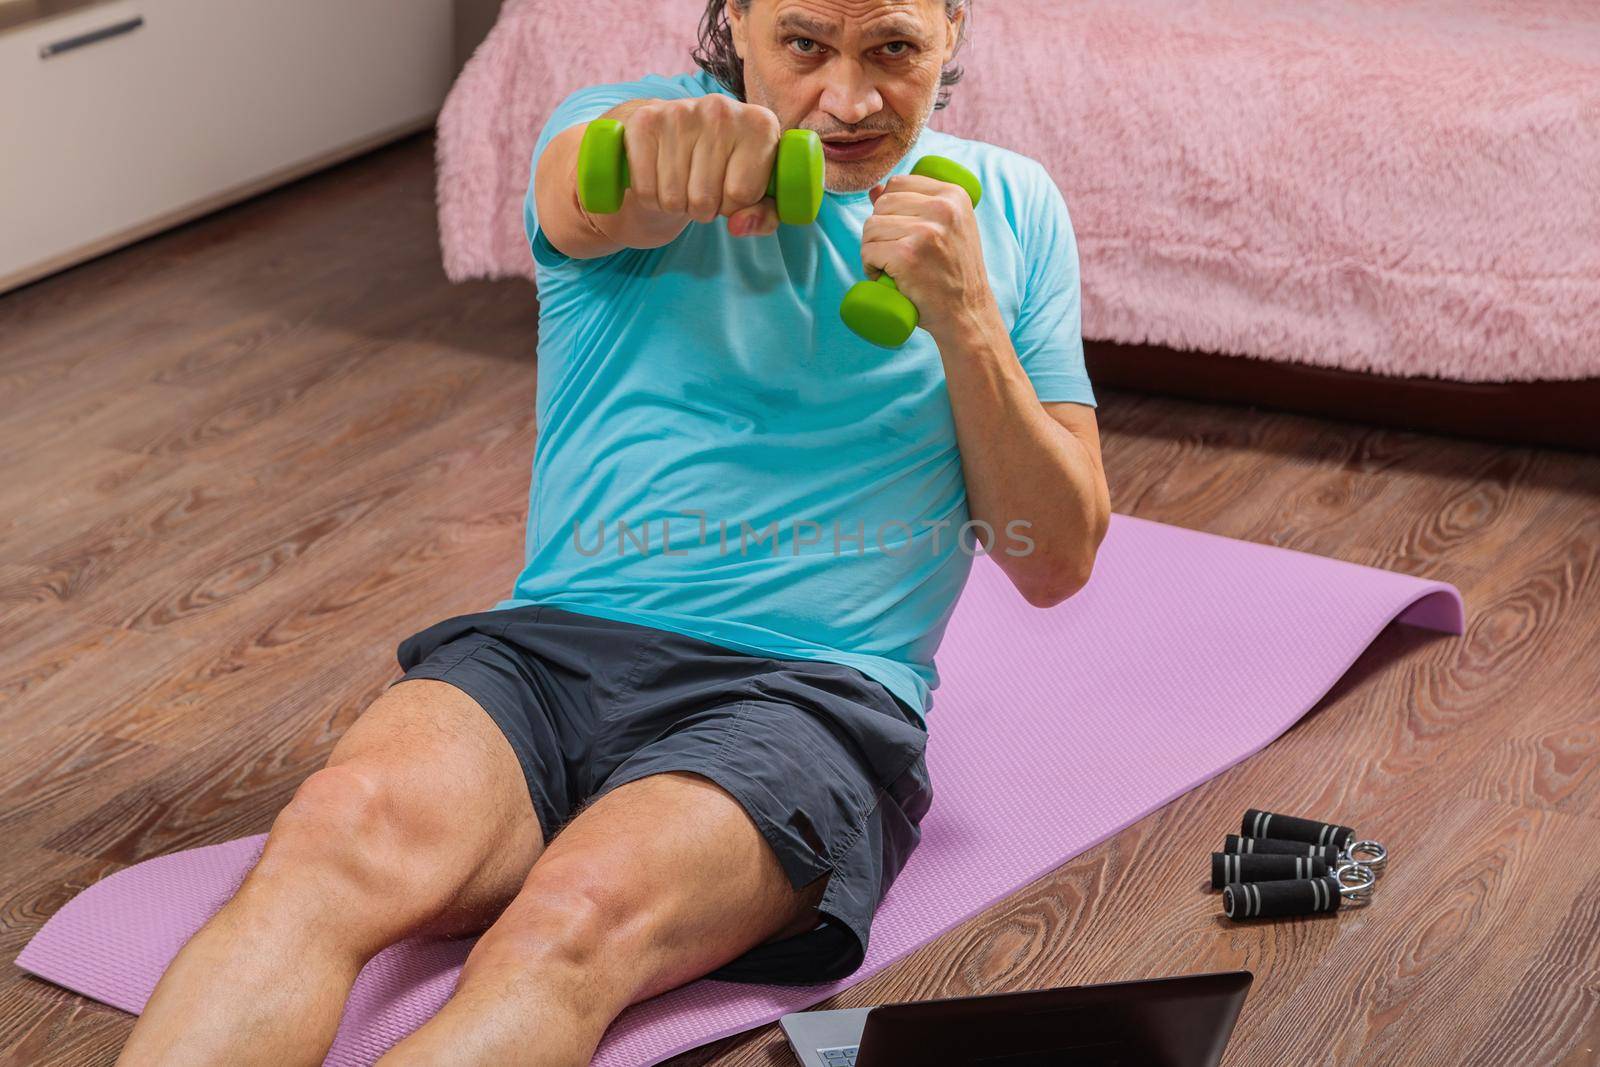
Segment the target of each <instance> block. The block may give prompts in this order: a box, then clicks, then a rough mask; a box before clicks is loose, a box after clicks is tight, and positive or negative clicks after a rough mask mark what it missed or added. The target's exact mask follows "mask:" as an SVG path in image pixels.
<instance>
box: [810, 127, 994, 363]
mask: <svg viewBox="0 0 1600 1067" xmlns="http://www.w3.org/2000/svg"><path fill="white" fill-rule="evenodd" d="M911 173H912V174H918V175H921V176H922V177H925V178H935V179H937V180H939V181H942V182H949V183H950V184H951V185H959V186H961V188H962V189H964V190H966V193H967V195H968V196H970V197H971V198H972V206H973V207H977V206H978V202H979V201H980V200H982V199H983V185H982V183H981V182H979V181H978V177H977V175H975V174H973V173H972V172H971V171H970V170H968V169H967V168H966V167H963V166H962V165H961V164H959V163H956V162H954V161H953V160H949V159H945V158H944V157H942V156H924V157H923V158H922V159H920V160H918V161H917V165H916V166H915V167H912V168H911ZM839 317H840V318H842V319H844V324H845V325H846V326H848V327H850V329H851V330H853V331H854V332H855V334H856V336H858V337H860V338H861V339H862V340H865V341H870V342H872V343H873V344H875V345H878V346H879V347H881V348H899V347H900V346H901V345H903V344H905V343H906V342H907V341H909V340H911V335H912V334H913V333H915V332H916V330H917V324H918V323H920V322H921V321H922V314H921V312H919V311H918V310H917V306H916V305H915V304H913V303H912V302H911V301H909V300H907V299H906V298H905V295H904V294H902V293H901V292H900V288H899V287H898V286H897V285H895V283H894V279H893V278H891V277H889V275H887V274H880V275H879V276H878V277H877V279H876V280H875V281H865V282H857V283H856V284H855V285H854V286H853V287H852V288H851V289H850V291H849V292H848V293H846V294H845V297H844V303H843V304H841V305H840V306H839Z"/></svg>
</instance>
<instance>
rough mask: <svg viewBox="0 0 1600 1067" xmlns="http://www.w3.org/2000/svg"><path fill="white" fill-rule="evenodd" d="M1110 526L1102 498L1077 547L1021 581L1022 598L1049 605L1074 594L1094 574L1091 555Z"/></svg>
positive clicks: (1069, 597)
mask: <svg viewBox="0 0 1600 1067" xmlns="http://www.w3.org/2000/svg"><path fill="white" fill-rule="evenodd" d="M1110 526H1111V508H1110V505H1109V504H1108V503H1104V502H1102V504H1101V506H1099V507H1097V508H1096V509H1095V514H1094V515H1093V516H1092V517H1091V520H1090V522H1089V524H1088V529H1087V534H1086V536H1085V537H1084V540H1083V543H1082V545H1081V546H1080V547H1079V550H1078V551H1077V552H1076V553H1074V554H1073V555H1072V556H1071V557H1070V558H1068V559H1064V560H1061V561H1059V562H1056V563H1054V564H1053V565H1051V566H1050V567H1048V568H1045V569H1043V570H1042V571H1041V572H1040V573H1039V574H1037V575H1035V576H1034V577H1033V578H1032V579H1031V580H1030V581H1028V582H1027V583H1026V584H1024V585H1022V586H1021V592H1022V596H1023V599H1025V600H1026V601H1027V602H1028V603H1029V604H1031V605H1033V606H1034V607H1036V608H1053V607H1055V606H1056V605H1057V604H1060V603H1061V602H1062V601H1064V600H1070V599H1071V598H1072V597H1075V596H1077V595H1078V593H1079V592H1081V591H1082V590H1083V587H1084V586H1086V585H1088V584H1089V579H1090V578H1091V577H1093V575H1094V563H1095V559H1096V557H1097V556H1098V555H1099V553H1100V544H1101V542H1103V541H1104V540H1105V537H1106V531H1107V530H1109V529H1110Z"/></svg>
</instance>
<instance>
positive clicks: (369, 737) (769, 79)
mask: <svg viewBox="0 0 1600 1067" xmlns="http://www.w3.org/2000/svg"><path fill="white" fill-rule="evenodd" d="M966 16H967V12H966V10H965V0H733V2H732V3H731V4H726V3H725V0H713V2H712V3H711V4H710V8H709V11H708V13H707V17H706V20H705V23H704V25H703V27H702V48H701V50H700V51H699V52H698V53H697V55H696V58H697V59H698V60H699V61H700V64H701V66H702V68H704V69H703V70H702V71H700V72H697V73H696V74H693V75H680V76H677V77H672V78H663V77H656V76H651V77H648V78H645V79H644V80H642V81H639V82H634V83H628V84H622V85H610V86H599V87H595V88H591V89H587V90H583V91H580V92H578V93H575V94H573V95H572V96H570V97H569V98H567V100H566V101H565V102H564V103H563V104H562V105H561V106H560V107H559V108H558V109H557V111H556V113H555V114H554V116H553V117H552V118H551V119H550V122H549V123H548V125H547V126H546V128H545V130H544V131H543V134H542V135H541V137H540V138H539V141H538V146H537V148H536V149H535V154H534V159H533V167H532V181H531V183H530V189H529V194H528V197H527V201H526V205H525V214H526V219H525V221H526V224H527V229H528V234H529V238H530V241H531V247H532V251H533V255H534V257H535V260H536V263H537V268H538V281H539V290H540V304H541V307H540V340H539V375H538V387H539V388H538V403H537V407H538V417H539V418H538V422H539V438H538V443H537V447H536V450H535V456H534V469H533V480H532V496H531V500H530V506H529V515H528V542H527V557H526V558H527V566H526V568H525V569H524V571H523V573H522V574H521V576H520V577H519V578H518V580H517V583H516V587H515V592H514V597H513V599H511V600H507V601H504V602H502V603H500V604H498V605H496V607H495V609H494V610H492V611H486V612H478V613H474V614H471V615H465V616H459V617H456V618H453V619H448V620H445V621H444V622H441V623H438V624H436V625H435V626H432V627H429V628H428V629H426V630H424V631H422V632H421V633H419V634H417V635H415V636H413V637H411V638H408V639H407V640H406V641H405V642H404V643H402V645H401V646H400V649H399V659H400V662H401V665H402V667H403V668H405V670H406V674H405V676H404V677H403V678H402V679H400V680H399V681H397V682H396V683H395V684H393V685H392V686H391V687H390V688H389V689H387V690H386V691H385V692H384V693H383V694H382V695H381V696H380V697H379V698H378V699H377V700H376V701H375V702H374V703H373V705H372V707H371V708H370V709H368V710H367V711H366V713H365V714H364V715H363V716H362V717H361V718H360V719H359V720H358V721H357V722H356V723H355V724H354V726H352V727H351V729H350V730H349V732H348V733H347V734H346V736H345V737H344V738H343V739H342V740H341V741H340V743H339V744H338V745H337V746H336V747H335V749H334V751H333V754H332V756H331V758H330V759H329V761H328V766H327V767H326V768H325V769H323V770H321V771H319V772H317V773H316V774H314V775H312V776H311V778H310V779H308V780H307V781H306V782H305V783H304V785H303V786H302V787H301V789H300V790H299V791H298V792H297V794H296V795H295V797H294V799H293V800H292V801H291V802H290V803H289V805H288V806H287V807H286V808H285V809H284V810H283V812H282V813H281V814H280V815H279V817H278V819H277V820H276V822H275V823H274V825H273V828H272V833H271V835H270V837H269V839H268V841H267V844H266V847H265V851H264V852H263V854H262V856H261V859H260V862H259V863H258V864H257V866H256V867H255V868H254V870H253V871H252V872H251V874H250V876H249V877H248V878H247V879H246V880H245V882H244V884H243V886H242V887H241V888H240V889H239V891H238V893H237V894H236V895H235V897H234V898H233V900H232V901H231V902H230V903H229V904H228V905H227V906H226V907H225V908H223V909H222V911H221V912H219V913H218V915H217V916H216V917H215V918H214V919H213V920H212V921H211V922H210V923H209V924H208V925H207V926H206V927H205V928H204V929H203V930H202V931H201V932H200V933H199V934H197V935H196V936H195V938H194V939H193V940H192V941H191V942H190V943H189V944H188V946H186V948H185V949H184V951H183V952H182V953H181V954H180V955H179V956H178V958H177V959H176V960H175V961H174V963H173V965H172V966H171V968H169V970H168V971H167V973H166V975H165V977H164V978H163V979H162V981H161V984H160V986H159V987H158V988H157V990H156V992H155V994H154V996H153V998H152V999H151V1001H150V1005H149V1007H148V1008H147V1010H146V1012H145V1014H144V1016H143V1018H142V1019H141V1020H140V1022H139V1024H138V1025H137V1026H136V1027H135V1030H134V1033H133V1036H132V1038H131V1039H130V1040H129V1042H128V1045H127V1048H126V1049H125V1051H124V1057H123V1062H126V1063H139V1064H145V1063H150V1064H155V1063H159V1064H166V1065H171V1064H192V1063H228V1064H243V1063H264V1064H265V1063H271V1064H282V1063H314V1062H317V1061H318V1060H319V1059H320V1058H321V1056H322V1055H323V1054H324V1052H325V1051H326V1049H327V1048H328V1046H329V1043H330V1042H331V1040H332V1038H333V1035H334V1031H335V1029H336V1027H337V1025H338V1022H339V1017H340V1012H341V1009H342V1006H343V1003H344V1000H345V997H346V994H347V993H348V991H349V989H350V987H351V984H352V982H353V981H354V979H355V977H356V975H357V973H358V971H359V970H360V969H361V967H362V966H363V965H364V964H365V963H366V962H367V961H368V960H369V959H371V958H372V956H373V955H375V954H376V953H377V952H378V951H379V950H380V949H382V948H383V947H385V946H386V945H389V944H391V943H392V942H394V941H396V940H398V939H400V938H403V937H406V936H410V935H413V934H418V933H428V934H456V935H459V934H467V933H472V932H476V931H480V930H483V931H485V932H484V933H483V936H482V937H481V938H480V939H479V941H478V942H477V944H476V946H475V947H474V949H473V951H472V954H471V956H470V957H469V959H468V961H467V964H466V967H465V969H464V970H463V972H462V975H461V979H460V982H459V984H458V986H457V988H456V990H455V992H454V995H453V996H452V997H451V999H450V1000H449V1002H448V1003H447V1004H446V1006H445V1007H444V1008H443V1009H442V1010H441V1011H440V1013H439V1014H438V1015H437V1016H435V1017H434V1018H433V1019H432V1020H431V1021H429V1022H428V1023H426V1024H425V1025H423V1026H422V1027H421V1028H420V1029H419V1030H417V1031H416V1032H415V1033H414V1034H412V1035H411V1036H410V1037H409V1038H408V1039H406V1040H404V1041H402V1042H400V1043H399V1044H398V1045H396V1046H395V1047H394V1048H393V1049H391V1050H390V1051H389V1052H388V1054H387V1055H386V1056H385V1057H384V1059H383V1061H382V1062H384V1063H388V1064H402V1063H405V1064H412V1063H415V1064H435V1065H437V1064H457V1063H531V1064H541V1065H546V1064H547V1065H578V1064H586V1063H588V1062H589V1060H590V1057H591V1055H592V1053H593V1052H594V1050H595V1048H596V1046H597V1045H598V1044H599V1042H600V1040H601V1037H602V1036H603V1034H604V1032H605V1029H606V1027H607V1026H608V1025H609V1023H610V1022H611V1021H612V1019H614V1018H615V1017H616V1016H617V1015H618V1014H620V1013H621V1012H622V1011H623V1010H624V1009H625V1008H626V1007H628V1006H629V1005H630V1004H633V1003H635V1002H638V1001H640V1000H643V999H646V998H648V997H651V996H654V995H656V994H658V993H661V992H664V991H666V990H669V989H672V988H674V987H676V986H678V985H681V984H683V983H685V982H689V981H692V980H694V979H696V978H699V977H702V976H705V975H708V974H709V975H711V976H713V977H718V978H723V979H727V980H733V981H747V982H801V983H804V982H821V981H828V980H831V979H834V978H838V977H841V976H843V975H847V974H849V973H850V972H851V971H853V970H854V969H855V968H856V967H857V966H858V965H859V964H860V962H861V959H862V956H863V954H864V952H865V949H866V942H867V936H868V932H869V926H870V922H871V918H872V915H873V912H874V910H875V909H876V907H877V905H878V903H879V901H880V900H881V898H882V896H883V893H884V892H885V891H886V890H887V889H888V888H889V885H890V883H891V882H892V881H893V880H894V878H895V877H896V875H897V874H898V872H899V871H900V869H901V867H902V866H903V864H904V862H905V861H906V859H907V857H908V855H909V854H910V852H911V850H912V849H913V848H914V847H915V845H916V843H917V841H918V838H919V830H918V823H919V821H920V819H921V818H922V816H923V814H924V813H925V812H926V811H927V809H928V806H929V805H930V803H931V801H932V789H931V784H930V782H929V781H928V776H927V767H926V761H925V759H924V748H925V745H926V741H927V735H926V732H925V729H926V713H927V710H928V707H929V698H930V691H931V689H932V687H933V686H934V685H936V684H937V675H936V674H935V673H934V669H933V653H934V651H935V649H936V647H937V646H938V643H939V638H940V636H941V635H942V633H943V631H944V627H945V623H946V621H947V620H948V618H949V616H950V613H951V610H952V608H953V606H954V603H955V600H956V598H957V595H958V594H959V592H960V589H961V587H962V584H963V583H964V581H965V580H966V577H967V574H968V571H969V569H970V567H971V565H972V556H973V554H975V553H976V552H978V551H980V550H985V549H986V550H987V551H988V552H989V553H990V554H991V556H992V558H993V559H994V561H995V562H996V563H998V564H999V565H1000V566H1001V567H1002V568H1003V569H1004V571H1005V573H1006V574H1007V575H1008V576H1009V577H1010V579H1011V580H1012V581H1013V582H1014V584H1015V585H1016V586H1017V588H1018V590H1019V591H1020V593H1021V595H1022V596H1024V597H1026V599H1027V600H1028V601H1029V602H1030V603H1032V604H1034V605H1037V606H1040V607H1045V606H1049V605H1052V604H1055V603H1057V602H1059V601H1060V600H1062V599H1063V598H1065V597H1068V596H1070V595H1072V594H1073V593H1074V592H1075V591H1076V590H1078V589H1079V588H1080V587H1081V586H1082V585H1083V583H1084V582H1085V581H1086V580H1087V579H1088V576H1089V573H1090V570H1091V567H1092V564H1093V559H1094V556H1095V552H1096V550H1097V548H1098V546H1099V543H1100V540H1101V538H1102V537H1103V536H1104V533H1105V529H1106V524H1107V519H1108V514H1109V502H1108V499H1107V492H1106V487H1105V479H1104V474H1103V472H1102V469H1101V462H1100V454H1099V442H1098V437H1097V432H1096V426H1095V420H1094V413H1093V406H1094V398H1093V394H1092V392H1091V390H1090V385H1089V382H1088V379H1087V377H1086V376H1085V374H1084V370H1083V362H1082V350H1081V339H1080V336H1079V319H1078V277H1077V260H1076V248H1075V244H1074V241H1073V237H1072V231H1071V226H1070V223H1069V221H1068V218H1067V213H1066V208H1065V205H1064V203H1063V201H1062V199H1061V195H1060V193H1059V192H1058V191H1057V189H1056V187H1055V185H1054V183H1053V182H1052V181H1051V179H1050V178H1049V176H1048V175H1047V174H1046V173H1045V171H1044V170H1043V168H1042V167H1040V166H1039V165H1038V164H1037V163H1034V162H1032V161H1031V160H1028V159H1026V158H1024V157H1023V156H1020V155H1017V154H1015V153H1012V152H1008V151H1004V150H1001V149H998V148H995V147H992V146H989V145H984V144H981V143H976V142H969V141H964V140H960V139H957V138H954V137H950V136H946V135H943V134H939V133H937V132H935V131H932V130H928V129H926V128H925V124H926V122H927V120H928V118H929V117H930V116H931V113H932V112H933V111H934V110H936V106H937V105H938V104H939V103H940V101H941V94H943V93H944V92H947V91H948V89H949V87H950V86H951V85H953V84H954V82H955V80H956V79H957V77H958V76H959V72H958V71H957V70H956V69H955V68H953V67H952V66H951V64H952V60H953V57H954V55H955V53H956V50H957V47H958V45H959V43H960V41H961V39H962V33H963V30H964V28H965V22H966ZM714 75H716V76H714ZM719 78H720V80H719ZM601 116H609V117H613V118H617V119H620V120H621V121H622V122H623V123H624V124H625V126H626V147H627V152H628V157H629V161H630V168H631V173H632V183H633V184H632V191H631V193H630V194H629V195H628V197H627V198H626V201H625V203H624V206H623V208H622V210H621V211H620V212H619V213H617V214H614V215H610V216H591V215H589V214H587V213H586V212H585V211H584V210H583V208H582V207H581V206H580V205H579V203H578V200H577V196H576V192H575V166H576V157H577V152H578V145H579V142H580V140H581V139H582V137H583V133H584V129H585V127H586V124H587V123H588V122H590V121H592V120H594V119H596V118H599V117H601ZM794 127H805V128H809V129H812V130H815V131H816V132H817V133H818V134H820V135H821V138H822V140H823V141H824V143H825V145H826V149H825V151H826V155H827V185H828V189H829V195H828V196H827V198H826V203H825V204H824V206H823V209H822V214H821V217H820V218H819V219H818V221H817V223H816V225H815V226H811V227H783V228H782V229H781V230H780V229H779V227H778V224H777V218H776V212H775V209H774V205H773V203H772V202H771V201H770V200H766V199H763V194H764V192H765V189H766V186H767V179H768V176H769V175H770V173H771V170H772V166H773V160H774V158H775V152H776V147H777V144H778V140H779V137H780V134H781V131H782V130H784V129H786V128H794ZM925 154H939V155H944V156H948V157H951V158H954V159H955V160H956V161H958V162H960V163H962V164H964V165H965V166H967V167H968V168H969V169H971V170H973V171H974V172H975V173H976V174H977V175H978V177H979V178H980V179H981V180H982V182H983V185H984V189H985V197H984V200H983V202H982V204H981V206H980V208H979V209H978V210H977V211H974V209H973V206H972V203H971V201H970V200H969V199H968V198H967V197H966V195H965V194H964V193H963V192H961V190H959V189H957V188H956V187H954V186H950V185H945V184H942V183H939V182H936V181H933V180H930V179H927V178H922V177H918V176H914V175H911V174H909V173H908V172H909V170H910V169H911V167H912V165H913V164H914V163H915V162H916V160H917V159H918V158H920V157H921V156H922V155H925ZM724 220H725V221H724ZM864 272H866V273H870V274H872V275H874V276H875V275H877V274H878V273H881V272H887V273H888V274H889V275H890V276H891V277H893V278H894V279H895V280H896V282H897V283H898V285H899V288H900V290H901V291H902V292H903V293H905V294H906V296H907V297H909V298H910V299H911V300H912V301H913V302H914V303H915V304H916V305H917V307H918V308H919V309H920V310H921V313H922V325H923V327H924V331H925V332H919V333H918V334H917V335H916V336H915V337H914V338H913V339H912V341H911V342H910V343H909V344H907V345H906V346H904V347H903V348H901V349H898V350H895V351H888V350H885V349H881V348H876V347H873V346H871V345H869V344H867V343H866V342H864V341H861V340H860V339H858V338H856V337H855V336H854V335H852V334H851V333H850V332H849V331H848V330H847V329H846V328H845V327H844V326H843V325H842V324H841V322H840V321H839V315H838V307H839V302H840V299H841V298H842V297H843V295H844V292H845V291H846V289H847V288H848V287H849V285H850V284H851V283H852V282H853V281H856V280H858V279H859V278H860V277H861V276H862V274H863V273H864ZM557 831H559V833H558V832H557ZM485 928H487V929H485Z"/></svg>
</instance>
